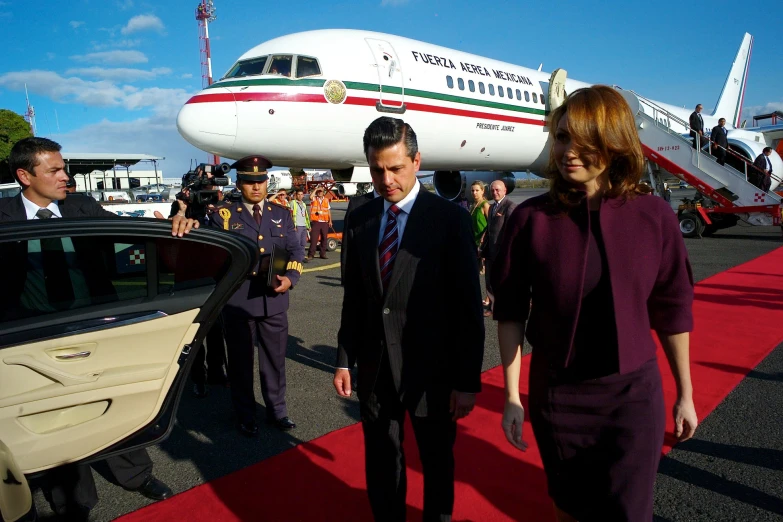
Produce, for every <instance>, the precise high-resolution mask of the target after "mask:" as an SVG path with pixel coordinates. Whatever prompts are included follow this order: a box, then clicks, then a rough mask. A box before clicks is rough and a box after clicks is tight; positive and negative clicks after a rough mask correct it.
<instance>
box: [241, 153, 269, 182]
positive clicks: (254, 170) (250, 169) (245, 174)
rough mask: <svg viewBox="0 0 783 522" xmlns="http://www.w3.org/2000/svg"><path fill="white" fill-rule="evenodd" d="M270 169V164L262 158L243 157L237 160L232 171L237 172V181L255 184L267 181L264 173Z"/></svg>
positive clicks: (267, 177)
mask: <svg viewBox="0 0 783 522" xmlns="http://www.w3.org/2000/svg"><path fill="white" fill-rule="evenodd" d="M271 167H272V162H271V161H269V160H268V159H266V158H265V157H263V156H245V157H244V158H242V159H240V160H237V161H236V162H235V163H234V164H233V165H231V168H232V169H236V171H237V179H238V180H240V179H241V180H242V181H250V182H255V183H263V182H264V181H266V180H268V179H269V176H268V175H267V173H266V171H267V170H268V169H269V168H271Z"/></svg>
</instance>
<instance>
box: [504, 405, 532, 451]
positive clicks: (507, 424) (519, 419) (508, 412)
mask: <svg viewBox="0 0 783 522" xmlns="http://www.w3.org/2000/svg"><path fill="white" fill-rule="evenodd" d="M524 421H525V408H524V407H523V406H522V402H521V401H520V400H519V399H516V400H514V399H508V400H506V405H505V406H504V407H503V420H502V421H501V423H500V425H501V426H502V427H503V433H505V434H506V439H507V440H508V441H509V442H510V443H511V445H512V446H514V447H515V448H517V449H518V450H521V451H526V450H527V442H525V441H524V440H522V423H523V422H524Z"/></svg>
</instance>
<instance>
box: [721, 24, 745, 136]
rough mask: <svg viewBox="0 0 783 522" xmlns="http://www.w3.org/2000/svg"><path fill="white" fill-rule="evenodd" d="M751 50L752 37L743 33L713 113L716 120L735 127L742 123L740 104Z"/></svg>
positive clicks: (743, 97)
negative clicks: (721, 120)
mask: <svg viewBox="0 0 783 522" xmlns="http://www.w3.org/2000/svg"><path fill="white" fill-rule="evenodd" d="M752 50H753V36H751V35H750V34H748V33H745V37H744V38H743V39H742V44H741V45H740V48H739V50H738V51H737V56H736V58H734V63H733V64H732V65H731V69H730V70H729V76H728V78H726V83H725V84H724V85H723V90H722V91H721V93H720V96H719V97H718V104H717V105H716V106H715V112H713V113H712V115H713V116H715V117H716V118H726V121H727V122H730V123H731V124H732V125H734V126H735V127H739V126H740V122H741V121H742V119H741V118H742V103H743V101H744V99H745V86H746V85H747V83H748V70H749V69H750V55H751V51H752Z"/></svg>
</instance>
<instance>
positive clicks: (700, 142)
mask: <svg viewBox="0 0 783 522" xmlns="http://www.w3.org/2000/svg"><path fill="white" fill-rule="evenodd" d="M628 92H630V93H631V94H633V95H634V96H636V98H637V99H638V100H639V103H640V104H644V105H648V106H649V107H650V108H651V109H652V112H653V114H652V115H649V114H646V113H645V116H647V117H648V118H650V119H651V120H653V122H654V123H655V126H656V127H658V128H662V129H664V130H666V131H667V132H668V133H669V134H670V135H671V136H676V137H678V138H679V139H681V140H682V141H684V142H686V143H689V144H690V140H688V139H687V138H686V137H685V136H683V135H682V134H680V133H679V132H676V131H673V130H672V129H671V128H670V126H669V125H668V124H667V125H661V123H660V122H659V121H658V114H657V113H660V114H661V115H662V116H665V117H666V119H667V120H668V121H669V122H672V121H674V122H677V123H679V124H680V125H682V126H683V127H685V128H686V129H688V130H689V131H690V129H691V127H690V122H685V121H684V120H682V119H681V118H679V117H678V116H677V115H675V114H672V113H671V112H669V111H668V110H666V109H665V108H663V107H661V106H660V105H658V104H657V103H655V102H654V101H652V100H650V99H648V98H645V97H644V96H642V95H640V94H639V93H637V92H636V91H633V90H629V91H628ZM694 139H695V140H696V145H697V150H699V151H701V147H702V146H703V145H704V144H705V143H703V142H708V143H709V144H710V146H711V147H720V145H718V144H716V143H715V142H714V141H712V140H711V139H709V138H707V137H706V136H703V135H700V134H698V133H697V134H696V137H695V138H694ZM720 148H722V149H723V150H725V151H727V152H728V153H729V154H731V155H732V156H733V157H735V158H737V159H738V160H740V161H742V163H743V165H744V167H745V168H744V173H743V172H741V171H738V170H737V169H735V168H734V167H731V166H730V165H729V166H727V165H723V166H724V167H727V168H728V171H729V173H730V174H732V175H734V176H736V177H738V178H740V179H744V180H745V181H747V182H750V180H749V179H748V167H750V168H751V169H755V170H756V171H758V172H759V173H760V174H762V175H763V176H766V173H765V172H764V171H763V170H762V169H760V168H758V167H757V166H756V165H755V164H754V163H753V161H751V160H748V159H747V158H746V157H744V156H742V155H740V154H737V153H736V152H734V151H733V150H731V149H727V148H725V147H720ZM708 156H709V157H710V159H712V160H713V161H715V158H713V157H712V155H711V154H708ZM701 159H702V158H701V153H699V154H698V155H697V157H696V164H697V166H698V167H699V168H701V167H700V165H701ZM743 174H744V176H743ZM770 177H771V179H773V180H775V181H778V182H780V181H781V180H780V178H778V177H777V176H774V175H772V176H770Z"/></svg>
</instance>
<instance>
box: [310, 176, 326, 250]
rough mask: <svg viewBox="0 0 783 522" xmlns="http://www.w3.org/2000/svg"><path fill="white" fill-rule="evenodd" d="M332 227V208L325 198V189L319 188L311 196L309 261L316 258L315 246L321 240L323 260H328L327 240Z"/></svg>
mask: <svg viewBox="0 0 783 522" xmlns="http://www.w3.org/2000/svg"><path fill="white" fill-rule="evenodd" d="M331 226H332V208H331V207H330V206H329V199H327V198H326V197H324V189H323V188H321V187H318V188H316V189H315V190H314V191H313V193H312V194H310V250H309V251H308V252H307V258H308V259H312V258H313V257H314V256H315V246H316V245H317V244H318V241H319V240H320V241H321V259H328V258H327V257H326V239H327V235H328V234H329V228H330V227H331Z"/></svg>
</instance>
